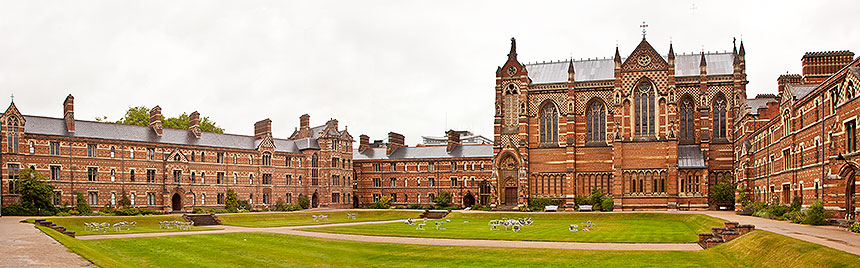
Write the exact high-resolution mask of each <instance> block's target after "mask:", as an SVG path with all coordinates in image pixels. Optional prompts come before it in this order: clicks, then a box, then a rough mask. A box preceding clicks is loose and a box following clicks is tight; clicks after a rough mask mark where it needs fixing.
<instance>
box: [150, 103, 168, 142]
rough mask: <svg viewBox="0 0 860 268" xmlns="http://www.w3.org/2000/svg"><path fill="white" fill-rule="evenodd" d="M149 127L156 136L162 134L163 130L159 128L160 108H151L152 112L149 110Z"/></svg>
mask: <svg viewBox="0 0 860 268" xmlns="http://www.w3.org/2000/svg"><path fill="white" fill-rule="evenodd" d="M149 127H151V128H152V130H154V131H155V134H158V136H161V134H164V129H162V128H161V107H159V106H158V105H156V106H155V107H152V110H149Z"/></svg>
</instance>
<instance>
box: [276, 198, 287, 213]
mask: <svg viewBox="0 0 860 268" xmlns="http://www.w3.org/2000/svg"><path fill="white" fill-rule="evenodd" d="M274 210H275V211H286V210H287V203H284V199H281V198H278V201H277V202H275V209H274Z"/></svg>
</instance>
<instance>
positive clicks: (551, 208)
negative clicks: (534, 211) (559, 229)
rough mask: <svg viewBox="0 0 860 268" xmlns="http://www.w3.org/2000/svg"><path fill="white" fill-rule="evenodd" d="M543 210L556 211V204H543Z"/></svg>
mask: <svg viewBox="0 0 860 268" xmlns="http://www.w3.org/2000/svg"><path fill="white" fill-rule="evenodd" d="M543 211H558V206H545V207H544V208H543Z"/></svg>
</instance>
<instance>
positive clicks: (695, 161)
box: [678, 144, 707, 169]
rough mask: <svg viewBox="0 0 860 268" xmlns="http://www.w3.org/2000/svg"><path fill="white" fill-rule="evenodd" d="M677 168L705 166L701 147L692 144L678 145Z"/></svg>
mask: <svg viewBox="0 0 860 268" xmlns="http://www.w3.org/2000/svg"><path fill="white" fill-rule="evenodd" d="M678 168H679V169H682V168H707V167H706V166H705V155H704V154H703V153H702V147H701V146H699V145H698V144H694V145H678Z"/></svg>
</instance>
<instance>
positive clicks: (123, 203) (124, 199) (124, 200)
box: [116, 191, 131, 208]
mask: <svg viewBox="0 0 860 268" xmlns="http://www.w3.org/2000/svg"><path fill="white" fill-rule="evenodd" d="M116 205H117V207H119V208H127V207H130V206H131V200H130V199H128V196H127V195H126V194H125V191H122V195H121V196H120V198H119V201H118V202H117V203H116Z"/></svg>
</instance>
